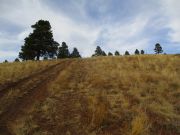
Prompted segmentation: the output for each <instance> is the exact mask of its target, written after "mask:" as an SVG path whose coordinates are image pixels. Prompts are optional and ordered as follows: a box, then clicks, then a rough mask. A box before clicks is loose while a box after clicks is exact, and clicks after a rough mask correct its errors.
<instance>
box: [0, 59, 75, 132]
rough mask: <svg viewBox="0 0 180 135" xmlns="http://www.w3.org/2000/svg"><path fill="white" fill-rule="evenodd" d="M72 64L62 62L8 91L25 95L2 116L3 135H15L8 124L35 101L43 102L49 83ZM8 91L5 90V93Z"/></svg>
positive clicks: (0, 127)
mask: <svg viewBox="0 0 180 135" xmlns="http://www.w3.org/2000/svg"><path fill="white" fill-rule="evenodd" d="M71 62H72V61H70V60H67V61H62V62H60V63H58V64H56V65H54V66H51V67H49V68H48V69H46V70H43V71H42V72H40V73H38V74H36V75H33V76H32V77H29V78H27V79H25V80H24V81H22V82H19V83H17V84H16V85H12V87H8V89H6V90H7V91H8V90H9V89H11V88H13V89H19V90H20V92H22V93H23V94H22V95H21V96H20V97H17V98H16V99H15V100H14V101H13V102H12V103H10V104H9V105H7V106H6V107H5V111H3V113H1V114H0V133H1V135H13V133H11V131H10V130H9V129H8V123H9V122H12V121H14V120H15V119H16V118H17V117H19V116H21V115H22V114H23V111H24V110H25V109H26V108H29V107H30V106H31V105H33V103H34V102H35V101H37V100H43V99H44V98H45V97H47V96H48V93H47V86H48V83H49V82H51V81H53V80H54V79H55V78H56V76H57V75H58V74H59V73H60V72H61V71H62V70H63V69H64V68H65V67H66V66H68V65H70V64H71ZM6 90H5V89H4V91H6Z"/></svg>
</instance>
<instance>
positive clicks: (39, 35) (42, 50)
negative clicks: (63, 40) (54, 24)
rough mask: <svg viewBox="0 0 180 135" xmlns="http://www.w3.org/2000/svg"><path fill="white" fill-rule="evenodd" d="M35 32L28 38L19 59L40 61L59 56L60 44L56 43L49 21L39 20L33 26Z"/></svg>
mask: <svg viewBox="0 0 180 135" xmlns="http://www.w3.org/2000/svg"><path fill="white" fill-rule="evenodd" d="M31 27H32V28H33V32H32V33H30V34H29V36H28V37H26V38H25V39H24V40H25V43H24V45H23V46H22V47H21V52H20V53H19V58H21V59H23V60H34V59H37V60H39V59H40V57H44V56H48V57H49V58H53V57H54V56H55V55H57V53H56V52H57V49H58V45H59V44H58V43H57V42H56V41H54V39H53V34H52V31H51V25H50V23H49V21H44V20H39V21H38V22H36V24H34V25H32V26H31Z"/></svg>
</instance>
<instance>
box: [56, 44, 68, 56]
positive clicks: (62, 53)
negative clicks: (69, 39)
mask: <svg viewBox="0 0 180 135" xmlns="http://www.w3.org/2000/svg"><path fill="white" fill-rule="evenodd" d="M69 57H70V53H69V49H68V46H67V44H66V42H62V45H61V46H60V47H59V49H58V58H69Z"/></svg>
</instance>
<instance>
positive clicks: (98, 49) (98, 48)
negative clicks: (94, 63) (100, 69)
mask: <svg viewBox="0 0 180 135" xmlns="http://www.w3.org/2000/svg"><path fill="white" fill-rule="evenodd" d="M92 56H106V53H105V52H104V51H103V50H102V49H101V47H100V46H97V47H96V50H95V54H93V55H92Z"/></svg>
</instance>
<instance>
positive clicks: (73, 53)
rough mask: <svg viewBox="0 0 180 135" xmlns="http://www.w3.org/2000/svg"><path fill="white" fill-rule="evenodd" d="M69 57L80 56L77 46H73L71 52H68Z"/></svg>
mask: <svg viewBox="0 0 180 135" xmlns="http://www.w3.org/2000/svg"><path fill="white" fill-rule="evenodd" d="M70 57H71V58H81V55H80V54H79V51H78V49H77V48H74V49H73V51H72V53H71V54H70Z"/></svg>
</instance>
